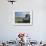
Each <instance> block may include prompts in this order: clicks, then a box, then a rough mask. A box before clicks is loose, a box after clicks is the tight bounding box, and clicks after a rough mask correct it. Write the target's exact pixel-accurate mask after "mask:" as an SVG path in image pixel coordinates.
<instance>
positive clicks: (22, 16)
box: [15, 11, 32, 25]
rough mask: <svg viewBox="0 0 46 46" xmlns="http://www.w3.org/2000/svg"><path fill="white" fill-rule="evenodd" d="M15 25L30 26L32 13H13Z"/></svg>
mask: <svg viewBox="0 0 46 46" xmlns="http://www.w3.org/2000/svg"><path fill="white" fill-rule="evenodd" d="M15 24H16V25H32V11H31V12H25V11H20V12H15Z"/></svg>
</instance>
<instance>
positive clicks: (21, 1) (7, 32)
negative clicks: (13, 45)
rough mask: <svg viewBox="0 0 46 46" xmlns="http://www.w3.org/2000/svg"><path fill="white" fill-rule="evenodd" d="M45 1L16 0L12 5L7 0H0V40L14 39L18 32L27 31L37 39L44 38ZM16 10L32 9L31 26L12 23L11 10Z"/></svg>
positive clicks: (45, 25) (45, 33)
mask: <svg viewBox="0 0 46 46" xmlns="http://www.w3.org/2000/svg"><path fill="white" fill-rule="evenodd" d="M45 2H46V1H45V0H16V3H14V5H12V4H11V3H10V2H8V1H7V0H0V40H11V39H13V40H14V39H15V38H16V37H17V34H18V32H27V33H29V34H31V38H32V39H34V40H37V41H40V40H43V41H44V40H46V36H45V35H46V21H45V20H46V13H45V12H46V3H45ZM18 10H24V11H30V10H33V25H32V26H15V25H14V23H13V21H12V20H14V19H13V12H14V11H18Z"/></svg>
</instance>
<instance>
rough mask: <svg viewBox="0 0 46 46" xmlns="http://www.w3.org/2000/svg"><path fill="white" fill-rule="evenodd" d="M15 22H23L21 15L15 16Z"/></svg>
mask: <svg viewBox="0 0 46 46" xmlns="http://www.w3.org/2000/svg"><path fill="white" fill-rule="evenodd" d="M15 22H16V23H22V22H23V17H15Z"/></svg>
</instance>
